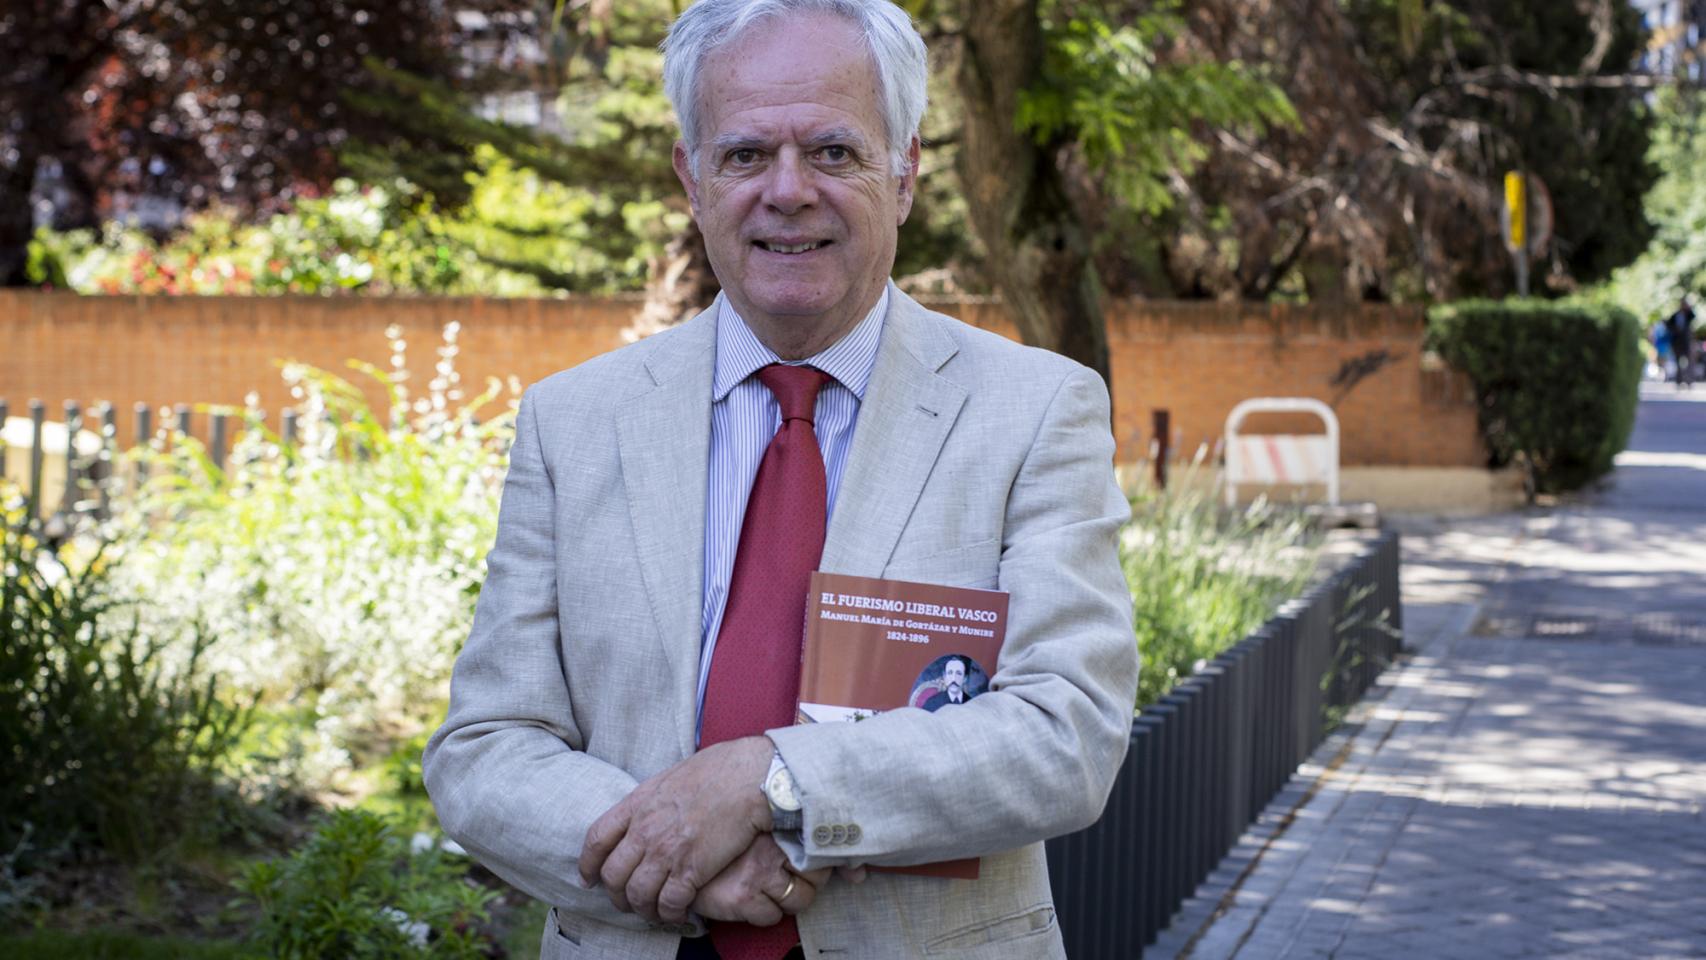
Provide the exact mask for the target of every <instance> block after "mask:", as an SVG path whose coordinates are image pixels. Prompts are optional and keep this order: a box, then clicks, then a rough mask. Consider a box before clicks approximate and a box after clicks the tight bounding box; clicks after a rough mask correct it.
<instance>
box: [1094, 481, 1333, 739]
mask: <svg viewBox="0 0 1706 960" xmlns="http://www.w3.org/2000/svg"><path fill="white" fill-rule="evenodd" d="M1185 479H1186V481H1187V482H1185V483H1177V484H1175V485H1174V486H1173V487H1172V488H1171V489H1170V490H1168V491H1167V492H1164V493H1151V494H1147V495H1145V496H1142V497H1140V498H1139V499H1138V500H1137V501H1136V502H1135V503H1134V504H1133V513H1132V522H1131V524H1130V525H1129V526H1128V527H1126V529H1125V530H1124V532H1123V533H1122V535H1121V537H1120V562H1121V564H1122V566H1123V567H1124V568H1125V576H1126V582H1127V583H1128V584H1129V585H1130V587H1131V595H1132V609H1133V613H1134V620H1135V624H1136V630H1137V647H1138V651H1139V652H1140V653H1141V655H1142V657H1143V670H1142V673H1141V674H1140V675H1139V680H1138V691H1137V706H1138V707H1144V706H1147V705H1148V704H1151V703H1154V702H1155V701H1156V700H1157V699H1159V698H1160V697H1161V696H1162V695H1164V694H1166V693H1167V691H1168V690H1171V689H1172V688H1173V685H1174V684H1176V683H1178V682H1179V681H1180V680H1182V679H1184V678H1185V677H1188V676H1190V675H1191V674H1192V673H1194V672H1196V670H1197V668H1198V666H1199V665H1200V664H1201V663H1202V662H1203V661H1206V660H1209V659H1212V658H1213V657H1215V656H1216V655H1218V654H1219V653H1220V652H1221V651H1223V650H1225V649H1226V648H1228V647H1230V646H1232V645H1233V644H1235V643H1237V642H1238V641H1240V640H1242V639H1244V637H1245V636H1246V635H1248V634H1249V633H1250V631H1252V630H1254V629H1255V628H1256V627H1258V626H1260V625H1261V624H1262V622H1263V621H1265V620H1267V618H1268V617H1270V616H1272V615H1273V613H1274V611H1275V610H1276V609H1277V608H1278V607H1279V605H1280V604H1281V603H1282V602H1284V601H1286V600H1289V599H1291V598H1292V597H1293V596H1296V595H1297V594H1298V593H1299V592H1300V591H1301V590H1302V587H1303V584H1304V582H1305V581H1306V580H1307V579H1308V577H1309V574H1310V572H1311V571H1312V570H1313V568H1314V558H1315V548H1314V539H1313V537H1312V536H1311V534H1310V533H1309V531H1308V529H1307V527H1306V526H1305V524H1303V522H1302V521H1301V520H1300V519H1298V518H1295V517H1293V518H1287V517H1284V516H1282V515H1281V514H1279V513H1278V512H1277V511H1276V510H1274V509H1273V508H1272V507H1270V506H1269V505H1268V504H1267V502H1266V501H1262V500H1258V501H1257V502H1256V503H1254V504H1252V505H1250V506H1249V507H1248V508H1247V509H1244V510H1242V511H1232V512H1228V511H1223V510H1221V509H1220V508H1219V506H1218V505H1217V504H1216V503H1215V501H1214V500H1213V498H1212V497H1211V496H1210V495H1209V494H1207V493H1204V492H1202V491H1201V490H1200V489H1192V486H1191V484H1189V482H1188V478H1185Z"/></svg>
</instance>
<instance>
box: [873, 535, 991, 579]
mask: <svg viewBox="0 0 1706 960" xmlns="http://www.w3.org/2000/svg"><path fill="white" fill-rule="evenodd" d="M1000 574H1001V540H1000V538H999V537H990V538H989V539H987V540H979V541H977V542H976V543H968V544H965V545H963V546H958V547H951V548H949V549H947V550H940V551H937V552H935V553H929V554H925V555H924V556H921V557H908V556H898V557H894V558H892V559H890V560H889V562H888V565H887V566H885V567H884V568H883V576H884V577H885V578H886V579H889V580H910V581H913V582H914V583H934V584H938V585H940V586H944V587H975V588H978V589H983V590H993V589H994V588H995V585H996V583H997V582H999V579H1000Z"/></svg>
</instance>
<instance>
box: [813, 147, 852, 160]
mask: <svg viewBox="0 0 1706 960" xmlns="http://www.w3.org/2000/svg"><path fill="white" fill-rule="evenodd" d="M818 156H820V157H823V158H824V159H825V160H827V161H829V162H830V163H846V162H847V161H849V160H851V159H853V151H851V150H849V149H847V148H846V147H843V146H840V145H839V144H832V145H830V146H827V147H824V148H823V149H822V150H819V151H818Z"/></svg>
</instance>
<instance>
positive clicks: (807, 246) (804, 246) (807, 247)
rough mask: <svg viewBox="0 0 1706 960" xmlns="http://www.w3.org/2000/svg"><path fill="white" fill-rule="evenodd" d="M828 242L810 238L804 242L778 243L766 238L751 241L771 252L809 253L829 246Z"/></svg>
mask: <svg viewBox="0 0 1706 960" xmlns="http://www.w3.org/2000/svg"><path fill="white" fill-rule="evenodd" d="M830 242H831V241H828V240H812V241H809V242H806V243H780V242H777V241H767V240H754V241H753V243H754V244H755V245H756V246H758V247H759V248H760V249H763V250H768V251H770V252H771V253H809V252H811V251H813V250H817V249H819V248H821V247H827V246H829V244H830Z"/></svg>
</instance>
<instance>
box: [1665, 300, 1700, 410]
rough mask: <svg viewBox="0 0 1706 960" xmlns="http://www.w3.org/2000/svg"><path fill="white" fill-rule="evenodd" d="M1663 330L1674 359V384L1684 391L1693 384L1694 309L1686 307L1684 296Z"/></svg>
mask: <svg viewBox="0 0 1706 960" xmlns="http://www.w3.org/2000/svg"><path fill="white" fill-rule="evenodd" d="M1665 328H1666V332H1667V333H1669V334H1670V352H1671V354H1672V355H1673V356H1675V357H1676V382H1677V383H1679V384H1681V385H1682V388H1683V389H1684V390H1686V389H1688V388H1689V387H1690V386H1692V385H1693V383H1694V308H1693V307H1690V306H1689V305H1688V296H1687V295H1686V294H1685V295H1684V296H1683V298H1682V300H1681V302H1679V303H1678V304H1677V307H1676V312H1675V313H1673V314H1671V315H1670V319H1668V320H1666V321H1665Z"/></svg>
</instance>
